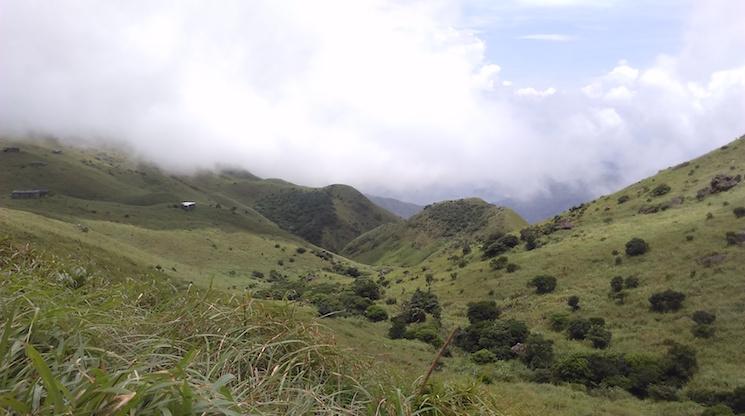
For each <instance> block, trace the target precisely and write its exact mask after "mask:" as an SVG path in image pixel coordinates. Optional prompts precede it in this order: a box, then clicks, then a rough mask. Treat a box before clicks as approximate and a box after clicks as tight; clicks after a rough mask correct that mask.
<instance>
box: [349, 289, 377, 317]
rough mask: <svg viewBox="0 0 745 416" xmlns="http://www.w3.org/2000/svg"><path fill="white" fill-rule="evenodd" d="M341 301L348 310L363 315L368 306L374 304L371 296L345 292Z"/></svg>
mask: <svg viewBox="0 0 745 416" xmlns="http://www.w3.org/2000/svg"><path fill="white" fill-rule="evenodd" d="M341 303H342V304H343V305H344V309H345V310H346V311H347V312H349V313H352V314H355V315H363V314H364V313H365V311H366V310H367V308H369V307H370V306H371V305H372V301H371V300H370V299H369V298H366V297H362V296H358V295H356V294H354V293H343V294H342V295H341Z"/></svg>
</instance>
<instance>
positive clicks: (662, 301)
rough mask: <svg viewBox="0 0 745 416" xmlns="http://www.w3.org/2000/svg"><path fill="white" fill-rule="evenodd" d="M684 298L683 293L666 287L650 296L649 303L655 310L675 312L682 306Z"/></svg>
mask: <svg viewBox="0 0 745 416" xmlns="http://www.w3.org/2000/svg"><path fill="white" fill-rule="evenodd" d="M685 298H686V295H685V294H683V293H681V292H676V291H674V290H671V289H668V290H665V291H664V292H658V293H655V294H653V295H652V296H650V297H649V303H650V305H651V307H652V310H653V311H655V312H675V311H677V310H679V309H680V308H682V307H683V301H684V300H685Z"/></svg>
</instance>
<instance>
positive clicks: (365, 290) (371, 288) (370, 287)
mask: <svg viewBox="0 0 745 416" xmlns="http://www.w3.org/2000/svg"><path fill="white" fill-rule="evenodd" d="M352 291H354V294H355V295H357V296H361V297H363V298H368V299H370V300H378V299H380V288H379V287H378V285H377V283H375V282H374V281H372V280H371V279H367V278H360V279H356V280H355V281H354V282H352Z"/></svg>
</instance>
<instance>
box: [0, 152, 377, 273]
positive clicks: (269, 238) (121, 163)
mask: <svg viewBox="0 0 745 416" xmlns="http://www.w3.org/2000/svg"><path fill="white" fill-rule="evenodd" d="M0 145H2V146H4V145H6V143H0ZM0 147H1V146H0ZM53 148H57V147H51V146H49V145H31V144H28V143H24V144H22V145H21V149H22V151H21V152H20V153H2V152H0V166H2V169H3V174H2V175H0V212H1V213H2V215H0V229H2V230H3V232H4V234H10V235H15V236H19V237H21V238H23V239H26V240H29V239H34V240H36V241H37V242H38V243H39V244H41V245H42V246H47V247H52V246H54V247H58V246H65V247H69V248H70V249H71V250H73V249H74V250H77V251H78V252H85V251H86V250H89V249H91V248H93V247H97V248H102V249H103V250H105V251H108V252H109V253H111V254H112V255H113V256H115V257H118V258H123V259H126V260H122V261H121V262H122V263H132V264H138V265H144V266H148V267H153V268H154V267H156V266H160V267H161V268H162V269H163V270H164V271H165V272H166V273H168V274H170V275H172V276H174V277H179V278H181V279H184V280H187V281H194V282H196V283H199V284H201V285H203V286H206V285H209V284H210V282H211V281H213V280H214V284H215V285H216V286H217V287H222V288H229V287H234V288H243V287H246V286H252V287H253V286H258V287H260V286H263V285H265V281H264V280H262V279H257V278H255V277H252V276H251V273H252V272H253V271H260V272H262V273H264V274H265V275H268V274H269V271H270V270H273V269H276V270H277V271H279V272H280V273H282V274H286V275H289V276H304V275H306V274H308V273H313V274H315V275H318V276H321V277H323V278H327V279H339V278H342V277H340V276H336V275H334V274H333V273H330V272H326V271H324V270H323V269H325V268H326V267H328V266H329V264H328V262H327V261H324V260H322V259H320V258H318V257H316V256H314V255H313V254H311V252H310V250H311V249H313V246H312V245H310V244H308V243H306V242H304V241H302V240H301V239H299V238H298V237H295V236H294V235H292V234H290V233H288V232H287V231H284V230H282V229H280V228H279V227H277V225H276V224H274V223H272V222H271V221H269V220H267V219H266V218H265V217H263V216H262V215H261V214H259V213H258V212H256V211H255V210H253V209H252V208H251V207H250V206H248V205H244V204H242V203H241V202H240V201H236V200H234V199H231V198H230V196H229V195H228V196H225V194H223V193H221V192H219V188H218V190H217V191H211V190H209V189H207V188H204V187H202V186H201V184H200V185H195V184H193V183H191V182H189V181H188V178H180V177H174V176H166V175H164V174H163V173H161V172H160V171H158V170H157V169H155V168H154V167H148V166H142V165H136V164H133V163H132V162H130V161H128V160H126V159H124V158H121V157H119V156H117V155H116V153H114V152H106V153H104V152H100V151H97V150H82V149H74V148H64V152H63V153H62V154H53V153H51V151H50V150H51V149H53ZM33 161H44V162H45V163H46V165H45V166H31V165H30V162H33ZM227 181H228V180H225V179H223V182H227ZM36 187H45V188H49V189H50V190H51V191H52V193H53V194H52V196H50V197H48V198H42V199H38V200H13V199H10V197H9V193H10V191H11V190H13V189H24V188H36ZM186 199H189V200H195V201H197V202H198V207H197V209H195V210H194V211H190V212H185V211H182V210H180V209H177V208H174V207H173V204H174V203H177V202H178V201H181V200H186ZM218 204H219V205H220V206H221V208H217V206H218ZM230 207H236V209H235V210H234V211H233V210H231V209H229V208H230ZM84 230H87V231H84ZM298 247H305V248H307V249H308V250H309V251H307V252H305V253H304V254H299V253H297V252H296V248H298ZM279 261H282V263H283V264H282V265H280V264H279ZM361 267H362V266H361ZM363 268H364V267H363ZM342 279H344V278H342Z"/></svg>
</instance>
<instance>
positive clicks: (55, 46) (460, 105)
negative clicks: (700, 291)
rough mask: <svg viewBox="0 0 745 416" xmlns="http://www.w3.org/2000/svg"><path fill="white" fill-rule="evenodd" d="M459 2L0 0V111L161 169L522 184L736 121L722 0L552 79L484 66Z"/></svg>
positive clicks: (541, 183) (505, 189) (4, 126)
mask: <svg viewBox="0 0 745 416" xmlns="http://www.w3.org/2000/svg"><path fill="white" fill-rule="evenodd" d="M725 3H726V4H725ZM460 6H461V4H459V3H458V2H456V1H453V2H448V1H441V2H398V1H394V0H360V1H355V2H349V1H344V0H319V1H314V2H305V1H289V2H275V1H252V2H242V1H221V2H199V1H189V2H178V3H174V2H151V1H141V2H140V1H134V2H95V1H59V2H44V3H40V2H26V1H0V130H1V131H2V133H3V134H6V135H16V136H21V135H26V134H29V132H34V133H43V134H53V135H55V136H58V137H61V138H63V139H66V140H71V141H74V140H77V139H78V138H83V139H86V140H90V139H96V140H107V141H112V142H117V143H123V144H126V145H128V146H130V147H131V148H132V149H133V151H134V152H136V153H137V154H138V155H139V156H141V157H143V158H146V159H150V160H153V161H156V162H158V163H160V164H162V165H163V166H165V167H166V168H169V169H173V170H178V171H190V170H193V169H201V168H210V167H214V166H217V165H235V166H240V167H244V168H247V169H248V170H250V171H252V172H254V173H255V174H258V175H260V176H266V177H282V178H285V179H288V180H291V181H295V182H298V183H302V184H308V185H324V184H328V183H338V182H341V183H350V184H353V185H356V186H360V187H362V188H363V189H376V190H379V191H382V192H388V193H390V194H394V195H399V196H401V195H406V194H407V193H409V192H411V193H416V192H419V191H421V189H436V188H438V187H441V188H442V189H454V190H457V189H494V190H497V193H500V194H504V195H509V196H511V197H513V198H523V199H524V198H530V197H532V196H535V195H537V194H540V193H543V192H546V191H547V190H548V189H549V187H551V186H553V184H557V183H559V184H569V185H572V186H578V187H581V188H582V189H587V190H590V192H592V193H601V192H606V191H609V190H612V189H613V188H615V187H617V186H619V185H621V184H624V183H628V182H631V181H633V180H636V179H638V178H641V177H643V176H645V175H648V174H650V173H653V172H654V171H656V170H657V169H658V168H661V167H664V166H667V165H669V164H673V163H676V162H677V161H680V160H684V159H687V158H690V157H692V156H695V155H697V154H698V153H701V152H703V151H705V150H707V149H710V148H713V147H715V146H717V145H719V144H723V143H725V142H727V141H729V140H731V139H732V138H734V136H736V135H739V134H742V133H745V117H743V115H744V114H745V56H743V54H742V53H741V51H743V50H745V33H743V29H742V25H741V24H740V21H739V20H740V17H739V16H742V15H745V5H744V4H743V3H741V2H734V1H733V2H722V3H717V2H706V3H705V4H704V2H701V4H700V5H699V6H697V7H698V9H697V10H694V12H693V13H692V18H691V22H690V24H689V26H690V31H691V32H692V33H693V32H695V34H696V35H695V36H693V35H689V36H687V38H686V39H685V40H684V47H683V48H682V50H681V51H680V53H679V54H677V55H675V56H660V57H659V58H658V59H657V61H656V63H655V64H654V65H652V66H649V67H645V68H639V67H635V66H634V65H633V63H627V62H624V61H619V63H618V65H617V66H616V67H615V68H609V70H608V72H607V73H606V74H598V76H597V77H596V78H595V79H591V80H586V82H585V83H583V86H582V87H581V88H576V89H569V90H565V89H557V88H543V89H537V88H534V87H531V86H513V85H512V84H511V83H510V82H509V80H505V79H502V78H501V77H500V69H501V68H500V67H499V65H498V64H499V62H490V61H489V60H488V59H487V58H486V56H485V48H486V45H485V43H484V41H483V40H482V39H481V38H480V37H479V35H478V33H476V32H474V31H471V30H469V29H468V28H463V27H460V26H459V24H460V21H461V19H459V12H460V10H461V8H460ZM733 9H739V10H733ZM738 36H739V37H738ZM702 38H705V41H702ZM553 40H556V39H553ZM719 42H722V43H723V44H725V45H726V46H727V47H726V48H721V47H719V45H720V43H719ZM711 45H717V47H711ZM516 53H519V51H517V52H516ZM621 58H623V57H619V59H621ZM454 192H457V191H454Z"/></svg>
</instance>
